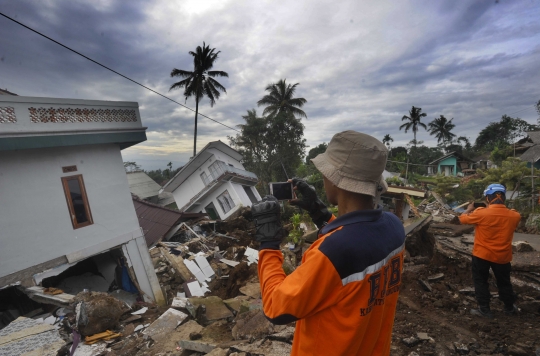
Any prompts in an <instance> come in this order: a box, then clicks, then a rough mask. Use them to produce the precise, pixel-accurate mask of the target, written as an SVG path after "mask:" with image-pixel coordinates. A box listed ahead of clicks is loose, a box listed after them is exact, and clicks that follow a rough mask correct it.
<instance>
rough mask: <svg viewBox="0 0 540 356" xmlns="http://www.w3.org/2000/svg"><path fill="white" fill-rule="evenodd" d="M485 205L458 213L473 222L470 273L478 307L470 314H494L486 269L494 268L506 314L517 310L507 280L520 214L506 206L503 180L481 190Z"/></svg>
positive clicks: (467, 220)
mask: <svg viewBox="0 0 540 356" xmlns="http://www.w3.org/2000/svg"><path fill="white" fill-rule="evenodd" d="M484 196H485V197H486V202H487V203H488V206H487V208H476V209H475V207H474V203H471V204H469V206H468V207H467V209H466V210H465V211H464V212H463V214H461V216H460V217H459V221H460V222H461V223H462V224H471V225H475V233H474V247H473V255H472V276H473V281H474V290H475V295H476V301H477V303H478V309H471V314H473V315H478V316H484V317H487V318H493V313H492V312H491V308H490V306H489V302H490V299H491V294H490V292H489V285H488V278H489V269H490V268H491V269H492V270H493V274H494V275H495V279H496V280H497V288H498V289H499V299H500V300H501V301H502V302H503V303H504V312H505V313H506V314H516V313H517V310H518V309H517V307H516V306H515V304H514V303H515V301H516V296H515V294H514V291H513V289H512V283H510V271H511V269H512V265H511V263H510V261H512V239H513V238H514V231H515V230H516V227H517V226H518V224H519V221H520V220H521V215H520V214H519V213H518V212H517V211H515V210H513V209H508V208H507V207H506V206H505V204H504V203H505V201H506V188H505V187H504V185H502V184H490V185H489V186H488V187H487V188H486V190H484Z"/></svg>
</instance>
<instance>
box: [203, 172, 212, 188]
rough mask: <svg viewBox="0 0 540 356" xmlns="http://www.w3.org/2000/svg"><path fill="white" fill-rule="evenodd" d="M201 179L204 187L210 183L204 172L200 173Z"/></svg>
mask: <svg viewBox="0 0 540 356" xmlns="http://www.w3.org/2000/svg"><path fill="white" fill-rule="evenodd" d="M201 179H202V181H203V183H204V186H205V187H206V186H207V185H208V183H210V180H209V179H208V176H207V175H206V172H202V173H201Z"/></svg>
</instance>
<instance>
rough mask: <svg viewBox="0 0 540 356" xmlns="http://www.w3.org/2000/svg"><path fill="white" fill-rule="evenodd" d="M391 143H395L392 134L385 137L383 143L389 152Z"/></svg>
mask: <svg viewBox="0 0 540 356" xmlns="http://www.w3.org/2000/svg"><path fill="white" fill-rule="evenodd" d="M390 142H394V139H393V138H392V136H390V134H386V135H384V137H383V139H382V143H383V144H385V145H386V147H388V149H389V150H390Z"/></svg>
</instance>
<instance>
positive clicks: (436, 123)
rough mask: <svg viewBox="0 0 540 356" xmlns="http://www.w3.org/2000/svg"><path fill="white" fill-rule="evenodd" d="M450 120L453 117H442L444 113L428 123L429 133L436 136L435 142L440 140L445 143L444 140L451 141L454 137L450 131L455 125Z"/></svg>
mask: <svg viewBox="0 0 540 356" xmlns="http://www.w3.org/2000/svg"><path fill="white" fill-rule="evenodd" d="M452 120H454V118H452V119H450V120H448V119H446V117H444V115H440V117H438V118H435V119H433V121H431V122H430V123H429V124H428V126H429V130H428V131H429V134H430V135H435V137H436V138H437V143H439V142H441V141H442V143H443V144H445V143H446V142H449V141H452V139H453V138H454V137H456V135H455V134H453V133H452V132H450V131H452V129H453V128H454V127H456V125H454V124H453V123H452Z"/></svg>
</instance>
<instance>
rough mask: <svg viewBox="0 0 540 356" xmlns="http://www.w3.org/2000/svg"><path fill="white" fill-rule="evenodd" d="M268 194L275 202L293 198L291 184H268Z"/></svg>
mask: <svg viewBox="0 0 540 356" xmlns="http://www.w3.org/2000/svg"><path fill="white" fill-rule="evenodd" d="M270 194H271V195H273V196H274V197H276V199H277V200H291V199H293V198H294V194H293V185H292V182H272V183H270Z"/></svg>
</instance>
